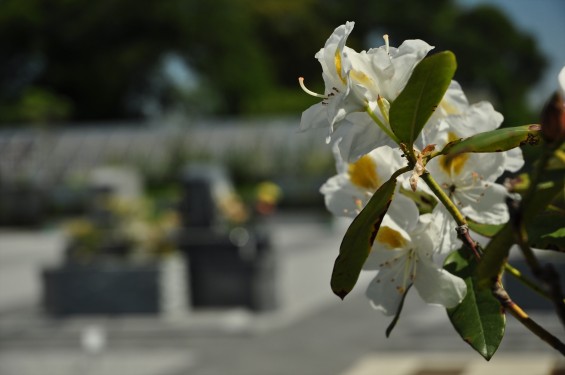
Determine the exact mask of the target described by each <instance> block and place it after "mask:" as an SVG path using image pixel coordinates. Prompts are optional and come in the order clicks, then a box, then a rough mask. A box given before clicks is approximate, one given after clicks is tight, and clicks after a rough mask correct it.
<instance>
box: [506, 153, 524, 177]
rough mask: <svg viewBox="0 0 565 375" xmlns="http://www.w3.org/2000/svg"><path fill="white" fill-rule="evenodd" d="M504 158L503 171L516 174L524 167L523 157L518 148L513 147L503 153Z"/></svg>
mask: <svg viewBox="0 0 565 375" xmlns="http://www.w3.org/2000/svg"><path fill="white" fill-rule="evenodd" d="M504 155H505V157H506V159H505V161H504V169H505V170H507V171H510V172H513V173H514V172H518V171H519V170H520V169H521V168H522V167H523V166H524V155H523V154H522V149H520V147H515V148H513V149H511V150H508V151H506V152H504Z"/></svg>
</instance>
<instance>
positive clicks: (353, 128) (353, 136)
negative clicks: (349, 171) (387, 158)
mask: <svg viewBox="0 0 565 375" xmlns="http://www.w3.org/2000/svg"><path fill="white" fill-rule="evenodd" d="M332 139H335V140H336V141H337V140H341V141H340V144H339V149H340V152H341V157H342V158H343V160H347V161H348V162H350V163H352V162H355V161H356V160H357V159H359V158H360V157H361V156H363V155H365V154H367V153H369V152H370V151H371V150H373V149H375V148H377V147H379V146H382V145H385V144H386V145H394V141H393V140H392V139H390V138H389V137H388V136H387V135H386V134H385V133H384V132H383V131H382V130H381V129H380V128H379V127H378V126H377V125H376V124H375V123H374V122H373V120H372V119H371V118H370V117H369V116H368V115H367V114H366V113H351V114H350V115H349V116H347V118H346V119H345V120H344V121H342V122H341V123H340V124H339V127H337V128H336V130H335V132H334V133H333V135H332Z"/></svg>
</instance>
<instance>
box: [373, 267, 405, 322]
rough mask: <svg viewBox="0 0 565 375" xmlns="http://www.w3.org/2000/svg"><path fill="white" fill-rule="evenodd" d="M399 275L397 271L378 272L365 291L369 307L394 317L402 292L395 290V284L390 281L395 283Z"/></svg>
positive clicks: (384, 270)
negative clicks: (369, 303)
mask: <svg viewBox="0 0 565 375" xmlns="http://www.w3.org/2000/svg"><path fill="white" fill-rule="evenodd" d="M399 275H400V274H399V270H398V269H382V270H379V272H378V273H377V276H376V277H375V278H374V279H373V280H372V281H371V282H370V283H369V286H368V287H367V290H366V291H365V295H366V296H367V298H368V299H369V301H370V302H371V306H373V308H375V309H376V310H379V311H381V312H382V313H383V314H385V315H394V314H395V313H396V311H397V310H398V306H399V305H400V301H401V300H402V295H403V292H404V290H399V289H397V284H396V283H395V282H394V281H391V280H395V281H396V279H397V278H398V277H399Z"/></svg>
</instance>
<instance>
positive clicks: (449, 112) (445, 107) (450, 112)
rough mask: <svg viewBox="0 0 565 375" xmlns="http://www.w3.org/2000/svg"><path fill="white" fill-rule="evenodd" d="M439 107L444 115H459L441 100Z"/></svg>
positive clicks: (449, 104) (453, 108)
mask: <svg viewBox="0 0 565 375" xmlns="http://www.w3.org/2000/svg"><path fill="white" fill-rule="evenodd" d="M439 106H440V108H441V109H443V111H444V112H445V114H446V115H458V114H459V113H460V112H459V110H458V109H457V108H456V107H455V106H454V105H453V104H451V103H449V102H448V101H447V100H442V101H441V102H440V103H439Z"/></svg>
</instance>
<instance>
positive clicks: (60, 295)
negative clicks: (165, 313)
mask: <svg viewBox="0 0 565 375" xmlns="http://www.w3.org/2000/svg"><path fill="white" fill-rule="evenodd" d="M159 276H160V270H159V267H158V266H157V265H156V264H147V265H132V264H122V263H119V262H117V263H105V262H100V263H93V264H88V265H80V264H73V263H69V264H65V265H63V266H61V267H57V268H49V269H45V270H44V271H43V274H42V277H43V288H44V290H43V292H44V294H43V304H44V307H45V309H46V310H47V312H48V313H50V314H53V315H71V314H107V315H115V314H155V313H158V312H159V310H160V292H159V290H160V289H159Z"/></svg>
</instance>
